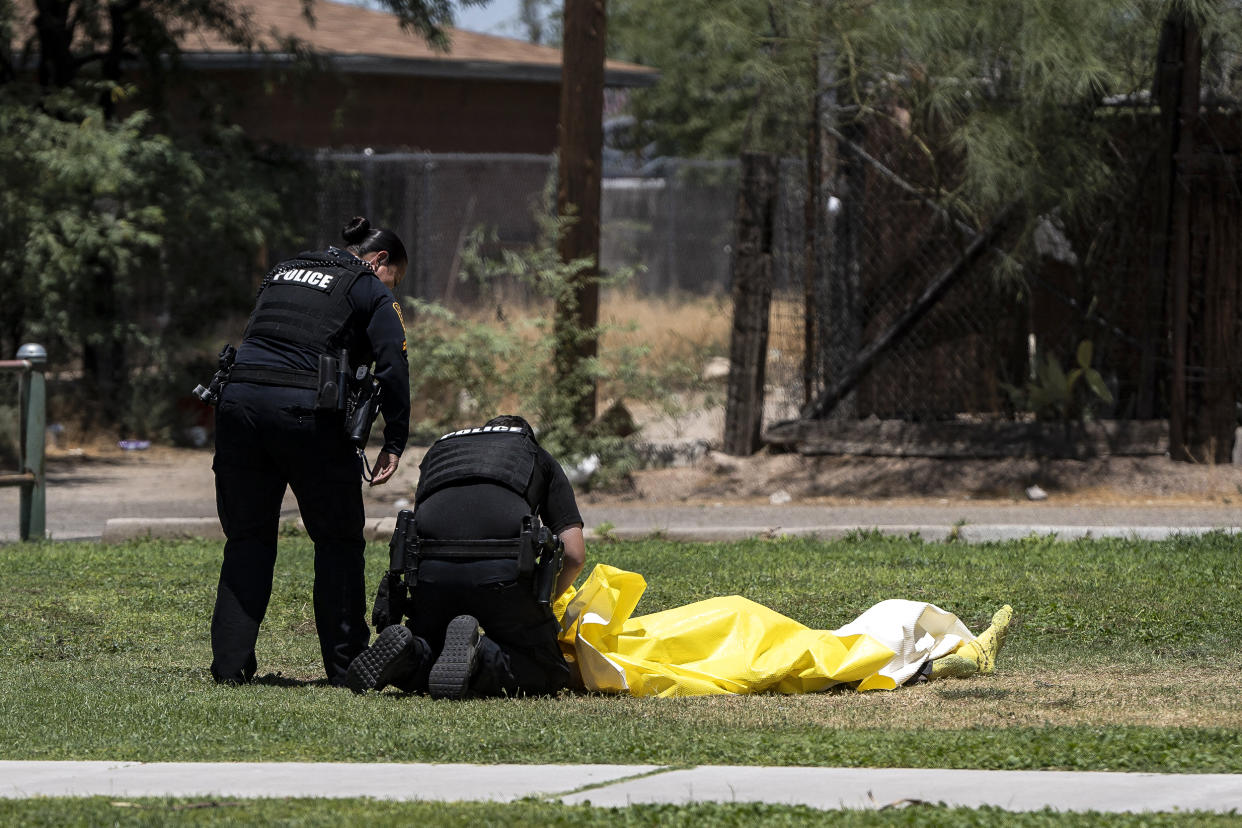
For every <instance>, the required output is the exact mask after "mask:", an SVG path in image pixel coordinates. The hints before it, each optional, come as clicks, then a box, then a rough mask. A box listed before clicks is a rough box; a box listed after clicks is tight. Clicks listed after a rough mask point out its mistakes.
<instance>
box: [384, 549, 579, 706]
mask: <svg viewBox="0 0 1242 828" xmlns="http://www.w3.org/2000/svg"><path fill="white" fill-rule="evenodd" d="M492 563H493V562H476V563H449V562H438V561H437V562H424V563H423V565H422V567H420V570H419V580H418V585H417V586H415V587H414V589H413V590H411V593H412V595H411V600H410V604H411V606H410V607H409V621H408V622H407V626H409V628H410V630H411V631H412V632H413V633H414V634H415V635H416V636H418V637H420V638H422V639H423V640H424V641H426V642H427V643H428V644H429V645H430V646H431V649H432V654H433V655H432V659H431V660H430V661H429V662H428V664H427V666H426V667H425V668H424V670H422V671H421V675H419V676H418V677H417V678H416V679H415V681H414V688H413V689H419V690H423V689H426V685H427V673H428V672H429V666H430V664H431V663H432V662H434V660H435V659H436V658H438V657H439V655H440V650H441V648H442V647H443V646H444V633H445V628H446V627H447V626H448V623H449V622H450V621H451V620H453V618H455V617H457V616H458V615H473V616H474V617H475V618H477V619H478V620H479V624H480V625H481V626H482V627H483V631H484V635H483V637H482V638H481V639H480V640H479V649H478V662H477V669H476V672H475V674H474V677H473V678H472V679H471V681H470V689H471V690H472V691H473V692H475V693H477V694H479V695H481V696H504V695H507V696H515V695H519V694H528V695H545V694H551V693H555V692H556V691H557V690H560V689H561V688H562V687H565V686H567V685H568V684H569V665H567V664H566V663H565V658H564V656H563V655H561V648H560V645H559V644H558V643H557V635H558V633H559V631H560V624H559V623H558V622H557V620H556V619H555V618H554V617H553V616H552V614H551V612H549V611H548V609H547V608H546V607H540V606H539V605H538V604H537V603H535V599H534V596H533V595H532V593H531V588H530V585H529V583H528V582H526V581H521V582H514V581H513V580H508V581H502V582H499V583H497V582H496V579H495V575H494V566H489V565H491V564H492ZM495 565H499V566H515V564H514V563H513V562H512V561H507V562H504V563H501V562H495Z"/></svg>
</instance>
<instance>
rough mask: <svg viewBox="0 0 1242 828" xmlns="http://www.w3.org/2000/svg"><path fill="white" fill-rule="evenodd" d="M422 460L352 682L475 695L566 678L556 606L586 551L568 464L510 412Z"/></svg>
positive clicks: (526, 690) (521, 690)
mask: <svg viewBox="0 0 1242 828" xmlns="http://www.w3.org/2000/svg"><path fill="white" fill-rule="evenodd" d="M419 470H420V477H419V481H418V488H417V490H416V491H415V495H414V510H413V511H412V512H411V511H403V512H401V514H400V515H399V517H398V520H397V530H396V532H394V534H393V539H392V544H391V547H390V555H391V561H390V569H389V572H388V574H387V575H386V576H385V578H384V579H383V581H382V582H381V584H380V589H379V593H378V594H377V596H376V601H375V608H374V612H373V613H372V622H373V623H374V625H375V627H376V629H377V630H380V636H379V638H378V639H376V641H375V643H374V644H373V645H372V646H371V647H370V648H369V649H368V650H366V651H365V652H363V653H362V654H361V655H359V656H358V658H356V659H355V660H354V662H353V664H351V665H350V668H349V676H348V679H347V682H346V683H347V684H348V686H349V687H350V689H352V690H354V691H355V692H359V693H361V692H365V691H367V690H380V689H382V688H384V687H385V686H387V685H389V684H391V685H393V686H396V687H398V688H400V689H402V690H405V691H406V692H429V693H430V694H431V695H432V696H433V697H437V698H464V697H466V696H467V695H475V696H500V695H510V696H512V695H519V694H529V695H543V694H552V693H555V692H556V691H558V690H560V689H561V688H562V687H565V686H566V685H567V684H568V682H569V666H568V665H567V664H566V662H565V659H564V656H562V654H561V650H560V645H559V644H558V642H557V635H558V633H559V630H560V625H559V623H558V622H557V620H556V618H555V617H554V616H553V614H552V610H551V604H552V603H553V602H554V600H555V598H556V596H559V595H560V594H561V593H563V592H564V591H565V590H566V589H568V588H569V586H570V585H571V584H572V583H573V582H574V579H575V578H576V577H577V576H578V573H579V572H581V571H582V566H583V563H584V561H585V553H586V550H585V546H584V543H583V538H582V516H581V515H580V514H579V512H578V505H577V502H576V501H575V499H574V492H573V487H572V486H571V485H570V483H569V480H568V478H566V476H565V471H564V469H562V468H561V466H560V464H558V463H557V462H556V461H555V460H554V459H553V458H552V456H551V455H549V454H548V453H547V451H545V450H544V449H543V448H542V447H540V446H539V444H538V442H537V441H536V439H535V434H534V431H533V430H532V429H531V427H530V424H529V423H527V422H526V420H524V419H522V418H521V417H517V416H513V415H505V416H501V417H496V418H495V419H492V420H490V421H489V422H488V423H487V424H486V425H484V426H482V427H480V428H468V429H463V430H461V431H456V432H453V433H451V434H446V435H445V436H443V437H441V438H440V439H439V440H438V441H437V442H436V443H435V445H433V446H432V447H431V449H430V450H429V451H428V452H427V455H426V456H425V457H424V458H423V462H422V464H421V465H420V466H419ZM403 618H406V619H407V620H406V624H405V626H402V625H401V621H402V619H403ZM480 628H481V629H480Z"/></svg>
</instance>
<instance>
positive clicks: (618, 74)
mask: <svg viewBox="0 0 1242 828" xmlns="http://www.w3.org/2000/svg"><path fill="white" fill-rule="evenodd" d="M321 58H322V59H323V60H325V61H326V62H327V63H328V65H330V66H331V67H332V68H333V69H335V70H336V71H338V72H342V73H344V74H350V75H402V76H414V77H428V78H459V79H472V80H506V81H518V82H524V83H560V82H561V67H560V65H558V64H538V63H506V62H504V61H491V60H445V59H436V58H394V57H383V56H378V55H322V56H321ZM294 59H295V57H294V56H293V55H291V54H288V53H285V52H276V53H273V52H268V53H258V52H182V53H181V61H182V62H183V63H184V64H185V65H186V66H188V67H191V68H194V69H207V70H212V69H215V70H224V69H254V68H258V67H261V66H264V65H268V64H271V63H278V64H281V63H292V62H293V61H294ZM659 79H660V74H659V73H658V72H656V71H654V70H652V71H633V70H628V69H607V70H605V72H604V85H605V86H609V87H630V88H636V87H646V86H654V85H655V83H656V81H658V80H659Z"/></svg>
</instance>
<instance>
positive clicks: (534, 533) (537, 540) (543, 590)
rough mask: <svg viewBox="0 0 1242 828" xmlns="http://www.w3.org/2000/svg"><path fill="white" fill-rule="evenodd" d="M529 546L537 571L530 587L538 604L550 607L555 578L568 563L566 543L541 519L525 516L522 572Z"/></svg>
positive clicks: (520, 563)
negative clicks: (566, 561)
mask: <svg viewBox="0 0 1242 828" xmlns="http://www.w3.org/2000/svg"><path fill="white" fill-rule="evenodd" d="M528 548H529V550H530V558H531V561H532V569H533V572H534V578H533V579H532V583H531V587H532V591H533V592H534V596H535V603H537V604H539V605H540V606H541V607H548V608H551V606H552V599H553V598H555V597H556V596H554V595H553V594H552V593H553V591H554V590H555V589H556V579H557V576H559V575H560V574H561V567H562V566H564V563H565V545H564V544H563V543H561V539H560V538H559V537H558V536H557V535H556V534H555V533H553V532H552V531H551V530H550V529H548V527H546V526H541V525H540V524H539V520H538V518H524V519H523V526H522V557H520V558H519V559H518V569H519V572H520V570H521V565H522V562H523V560H524V559H525V558H526V554H527V549H528Z"/></svg>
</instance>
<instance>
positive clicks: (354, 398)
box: [345, 365, 383, 449]
mask: <svg viewBox="0 0 1242 828" xmlns="http://www.w3.org/2000/svg"><path fill="white" fill-rule="evenodd" d="M382 397H383V390H382V389H381V388H380V384H379V380H377V379H376V378H375V375H374V374H372V373H371V369H370V368H369V367H368V366H366V365H359V366H358V370H357V371H356V372H355V374H354V379H353V382H352V383H351V384H350V392H349V400H348V402H347V407H346V410H345V433H346V435H347V436H348V437H349V441H350V442H351V443H353V444H354V446H355V447H356V448H359V449H365V448H366V445H367V440H368V439H369V438H370V436H371V426H372V425H374V424H375V418H376V417H377V416H379V407H380V400H381V398H382Z"/></svg>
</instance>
